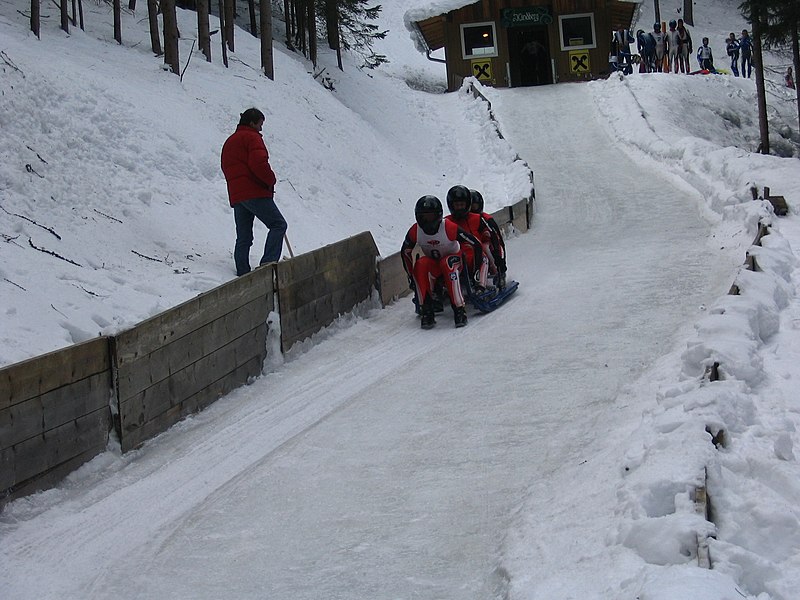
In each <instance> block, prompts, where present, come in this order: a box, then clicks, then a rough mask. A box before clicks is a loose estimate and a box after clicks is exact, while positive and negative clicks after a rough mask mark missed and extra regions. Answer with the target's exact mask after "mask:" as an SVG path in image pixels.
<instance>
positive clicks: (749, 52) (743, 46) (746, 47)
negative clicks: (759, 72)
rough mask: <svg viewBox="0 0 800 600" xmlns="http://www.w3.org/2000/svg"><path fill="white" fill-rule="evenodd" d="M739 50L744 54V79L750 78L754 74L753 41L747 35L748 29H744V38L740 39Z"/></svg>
mask: <svg viewBox="0 0 800 600" xmlns="http://www.w3.org/2000/svg"><path fill="white" fill-rule="evenodd" d="M739 49H740V50H741V53H742V77H747V78H749V77H750V75H751V74H752V73H753V39H752V38H751V37H750V34H749V33H747V29H742V37H741V38H739ZM745 65H746V66H745ZM745 73H747V75H745Z"/></svg>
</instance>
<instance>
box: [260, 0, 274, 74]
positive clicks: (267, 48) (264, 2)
mask: <svg viewBox="0 0 800 600" xmlns="http://www.w3.org/2000/svg"><path fill="white" fill-rule="evenodd" d="M258 7H259V15H260V18H261V68H262V69H264V75H266V76H267V77H269V78H270V79H273V80H274V79H275V67H274V64H273V60H272V2H271V0H259V5H258Z"/></svg>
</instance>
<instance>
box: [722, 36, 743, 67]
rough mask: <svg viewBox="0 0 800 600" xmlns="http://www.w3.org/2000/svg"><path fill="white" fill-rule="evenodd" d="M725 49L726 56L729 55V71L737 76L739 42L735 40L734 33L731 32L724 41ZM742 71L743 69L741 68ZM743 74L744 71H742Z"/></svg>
mask: <svg viewBox="0 0 800 600" xmlns="http://www.w3.org/2000/svg"><path fill="white" fill-rule="evenodd" d="M725 49H726V51H727V52H728V56H730V57H731V71H732V72H733V74H734V75H735V76H736V77H738V76H739V67H738V65H739V42H738V41H737V40H736V34H734V33H731V34H730V35H729V36H728V39H727V41H726V45H725ZM742 71H744V69H742ZM742 75H744V73H742Z"/></svg>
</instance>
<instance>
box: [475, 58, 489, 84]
mask: <svg viewBox="0 0 800 600" xmlns="http://www.w3.org/2000/svg"><path fill="white" fill-rule="evenodd" d="M471 62H472V76H473V77H475V79H477V80H478V81H491V80H492V61H491V60H489V59H488V58H476V59H473V60H472V61H471Z"/></svg>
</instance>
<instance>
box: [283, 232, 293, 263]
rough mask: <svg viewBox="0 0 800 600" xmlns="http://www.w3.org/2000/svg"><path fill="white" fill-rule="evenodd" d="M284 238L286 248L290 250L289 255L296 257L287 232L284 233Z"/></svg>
mask: <svg viewBox="0 0 800 600" xmlns="http://www.w3.org/2000/svg"><path fill="white" fill-rule="evenodd" d="M283 240H284V241H285V242H286V248H287V249H288V250H289V257H290V258H294V252H293V251H292V245H291V244H290V243H289V236H288V235H286V234H285V233H284V234H283Z"/></svg>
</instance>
